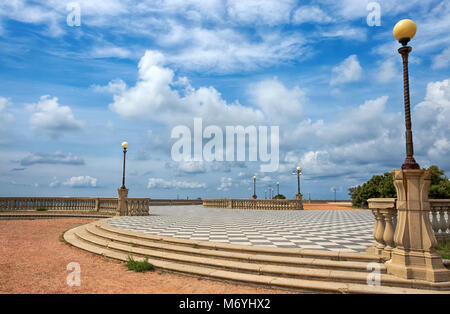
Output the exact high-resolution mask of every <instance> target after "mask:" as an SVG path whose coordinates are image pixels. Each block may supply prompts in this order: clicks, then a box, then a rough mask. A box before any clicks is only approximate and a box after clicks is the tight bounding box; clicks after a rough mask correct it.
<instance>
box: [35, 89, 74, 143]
mask: <svg viewBox="0 0 450 314" xmlns="http://www.w3.org/2000/svg"><path fill="white" fill-rule="evenodd" d="M27 109H28V110H30V111H31V112H32V114H31V117H30V127H31V129H32V130H34V131H36V132H44V133H47V134H48V135H49V136H50V137H52V138H58V137H60V136H61V135H62V134H63V133H64V132H70V131H77V130H80V129H81V128H82V126H83V124H82V122H80V121H78V120H76V119H75V117H74V115H73V113H72V110H71V109H70V107H68V106H60V105H59V103H58V98H56V97H53V98H51V97H50V95H44V96H41V98H40V100H39V101H38V102H37V103H35V104H31V105H29V106H27Z"/></svg>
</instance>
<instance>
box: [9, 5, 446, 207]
mask: <svg viewBox="0 0 450 314" xmlns="http://www.w3.org/2000/svg"><path fill="white" fill-rule="evenodd" d="M370 2H371V1H361V0H345V1H330V0H318V1H293V0H283V1H269V0H260V1H257V0H247V1H237V0H236V1H234V0H222V1H219V0H209V1H206V0H202V1H199V0H197V1H193V0H192V1H191V0H183V1H181V0H170V1H154V0H153V1H139V2H137V1H129V0H125V1H119V0H111V1H101V2H100V1H95V2H94V1H87V0H83V1H72V0H71V1H57V0H49V1H39V0H36V1H22V0H15V1H12V0H5V1H2V3H1V4H0V57H1V60H2V62H1V63H0V73H1V75H0V144H1V146H0V187H1V191H2V192H1V193H2V195H49V196H50V195H83V196H95V195H102V196H110V195H115V194H116V189H117V188H118V187H119V186H120V185H121V171H122V169H121V166H122V151H121V147H120V144H121V142H122V141H124V140H127V141H128V142H129V143H130V147H129V152H128V155H127V187H128V188H130V196H150V197H154V198H158V197H172V198H173V197H177V196H179V197H190V198H193V197H248V196H249V195H251V194H252V177H253V175H256V176H257V178H258V179H257V192H258V195H259V197H260V198H261V197H264V191H265V190H267V188H268V186H269V185H272V186H273V187H274V188H275V183H276V182H277V181H279V182H281V184H280V192H281V193H283V194H285V195H287V196H288V197H292V196H293V195H294V194H295V192H296V178H295V176H293V175H292V174H291V172H292V170H293V169H295V168H296V166H297V165H300V166H302V168H303V176H302V192H303V193H304V194H305V197H308V193H310V195H311V198H313V199H327V198H328V199H331V198H333V192H332V189H333V188H336V189H337V196H338V198H340V199H346V198H348V195H347V192H348V188H349V187H350V186H354V185H356V184H361V183H363V182H365V181H366V180H367V179H369V178H370V177H371V176H372V175H374V174H380V173H383V172H386V171H389V170H392V169H398V168H399V167H400V165H401V164H402V162H403V159H404V154H405V153H404V151H405V149H404V135H403V134H404V121H403V90H402V88H403V84H402V80H401V70H402V68H401V58H400V55H399V54H398V53H397V51H396V49H397V48H398V47H399V44H398V43H397V42H396V41H395V39H394V38H393V36H392V28H393V26H394V25H395V23H396V22H397V21H398V20H401V19H404V18H410V19H413V20H414V21H415V22H416V23H417V25H418V31H417V34H416V37H415V38H414V39H413V40H412V41H411V43H410V45H411V46H412V47H413V52H412V53H411V56H410V81H411V105H412V108H413V131H414V141H415V156H416V159H417V161H418V162H419V164H420V165H421V166H423V167H426V166H429V165H431V164H437V165H439V166H440V167H441V168H443V169H445V170H446V171H447V172H450V161H449V158H448V154H449V152H450V127H449V123H448V121H450V85H449V82H450V78H449V66H450V47H449V43H450V35H449V33H448V30H449V29H450V4H449V3H448V2H446V1H415V0H412V1H378V2H375V3H376V4H378V5H379V8H380V13H381V14H380V24H381V25H379V26H369V25H368V18H367V17H368V15H370V14H371V13H373V12H375V11H374V9H373V8H374V6H373V1H372V4H369V3H370ZM69 3H76V5H77V6H79V8H80V20H81V25H80V26H76V25H73V26H70V25H69V24H68V22H67V20H68V15H70V14H73V13H74V12H75V11H74V9H73V6H69V8H68V7H67V5H68V4H69ZM368 4H369V6H368ZM375 6H377V5H375ZM195 117H199V118H202V120H203V124H204V126H207V125H217V126H219V127H221V128H224V127H225V126H230V125H231V126H236V125H243V126H249V125H255V126H262V125H266V126H271V125H276V126H279V129H280V143H279V144H280V166H279V168H278V170H277V171H275V172H262V171H261V162H253V161H252V162H251V161H246V162H219V161H215V162H206V161H203V162H192V161H191V162H175V161H173V160H172V157H171V147H172V145H173V144H174V142H175V139H172V138H171V136H170V135H171V130H172V129H173V128H174V127H175V126H176V125H180V124H181V125H186V126H188V127H192V124H193V119H194V118H195Z"/></svg>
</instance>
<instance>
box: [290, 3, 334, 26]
mask: <svg viewBox="0 0 450 314" xmlns="http://www.w3.org/2000/svg"><path fill="white" fill-rule="evenodd" d="M332 21H333V18H331V17H330V16H329V15H328V14H327V13H326V12H324V11H323V10H322V9H321V8H319V7H318V6H308V5H305V6H302V7H300V8H298V9H297V10H295V12H294V15H293V17H292V22H293V23H294V24H302V23H330V22H332Z"/></svg>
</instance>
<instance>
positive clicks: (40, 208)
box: [36, 207, 47, 212]
mask: <svg viewBox="0 0 450 314" xmlns="http://www.w3.org/2000/svg"><path fill="white" fill-rule="evenodd" d="M36 211H38V212H45V211H47V208H44V207H39V208H37V209H36Z"/></svg>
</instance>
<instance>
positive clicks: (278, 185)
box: [277, 182, 280, 196]
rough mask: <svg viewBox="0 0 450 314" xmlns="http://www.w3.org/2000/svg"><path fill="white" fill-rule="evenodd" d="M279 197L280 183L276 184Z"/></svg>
mask: <svg viewBox="0 0 450 314" xmlns="http://www.w3.org/2000/svg"><path fill="white" fill-rule="evenodd" d="M279 195H280V182H277V196H279Z"/></svg>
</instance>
